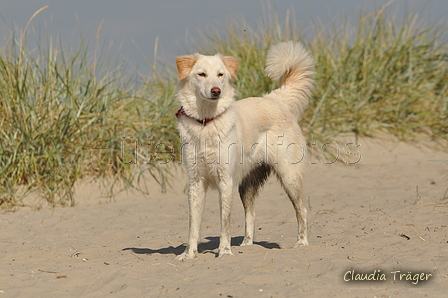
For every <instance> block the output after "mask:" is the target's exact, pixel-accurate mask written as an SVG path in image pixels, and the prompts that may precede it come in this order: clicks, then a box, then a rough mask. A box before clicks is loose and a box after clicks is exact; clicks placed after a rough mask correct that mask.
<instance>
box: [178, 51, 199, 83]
mask: <svg viewBox="0 0 448 298" xmlns="http://www.w3.org/2000/svg"><path fill="white" fill-rule="evenodd" d="M197 60H198V56H197V55H188V56H180V57H177V58H176V66H177V74H178V75H179V79H181V80H182V79H184V78H185V77H186V76H188V74H189V73H190V71H191V69H192V68H193V65H194V64H195V63H196V61H197Z"/></svg>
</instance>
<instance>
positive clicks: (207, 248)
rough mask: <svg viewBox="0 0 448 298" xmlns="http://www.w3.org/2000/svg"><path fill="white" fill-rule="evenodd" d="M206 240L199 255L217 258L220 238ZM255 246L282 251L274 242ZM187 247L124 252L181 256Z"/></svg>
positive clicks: (235, 240)
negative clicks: (203, 254) (212, 255)
mask: <svg viewBox="0 0 448 298" xmlns="http://www.w3.org/2000/svg"><path fill="white" fill-rule="evenodd" d="M205 239H207V240H208V242H202V243H199V245H198V251H199V253H213V254H215V255H216V256H218V253H217V252H214V251H213V250H215V249H217V248H218V247H219V237H207V238H205ZM241 242H243V237H242V236H238V237H233V238H232V240H231V242H230V244H231V245H232V246H239V245H240V244H241ZM254 245H260V246H263V247H265V248H268V249H274V248H276V249H280V245H278V244H277V243H274V242H267V241H255V242H254ZM186 247H187V246H186V245H185V244H181V245H179V246H176V247H174V246H171V245H170V246H168V247H162V248H158V249H151V248H138V247H127V248H123V249H122V250H123V251H126V250H131V251H132V252H133V253H135V254H143V255H145V254H148V255H151V254H162V255H166V254H175V255H180V254H181V253H183V252H184V250H185V248H186Z"/></svg>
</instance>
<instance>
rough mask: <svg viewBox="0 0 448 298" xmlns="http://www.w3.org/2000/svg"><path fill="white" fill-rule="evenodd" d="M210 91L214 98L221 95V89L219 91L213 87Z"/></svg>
mask: <svg viewBox="0 0 448 298" xmlns="http://www.w3.org/2000/svg"><path fill="white" fill-rule="evenodd" d="M211 91H212V95H213V96H214V97H218V96H219V95H220V94H221V89H219V88H218V87H213V88H212V90H211Z"/></svg>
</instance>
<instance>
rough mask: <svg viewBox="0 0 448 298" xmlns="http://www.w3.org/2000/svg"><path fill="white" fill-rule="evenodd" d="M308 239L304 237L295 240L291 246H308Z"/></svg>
mask: <svg viewBox="0 0 448 298" xmlns="http://www.w3.org/2000/svg"><path fill="white" fill-rule="evenodd" d="M308 245H309V244H308V240H307V239H306V238H305V239H300V240H299V241H297V243H296V244H295V245H294V246H293V248H297V247H299V246H308Z"/></svg>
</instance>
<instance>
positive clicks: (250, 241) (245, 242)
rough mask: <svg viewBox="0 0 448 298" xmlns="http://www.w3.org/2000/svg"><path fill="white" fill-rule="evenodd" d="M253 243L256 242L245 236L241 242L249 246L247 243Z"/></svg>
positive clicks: (242, 244)
mask: <svg viewBox="0 0 448 298" xmlns="http://www.w3.org/2000/svg"><path fill="white" fill-rule="evenodd" d="M252 244H254V242H253V241H252V239H250V238H249V239H248V238H244V240H243V242H241V244H240V246H247V245H252Z"/></svg>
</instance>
